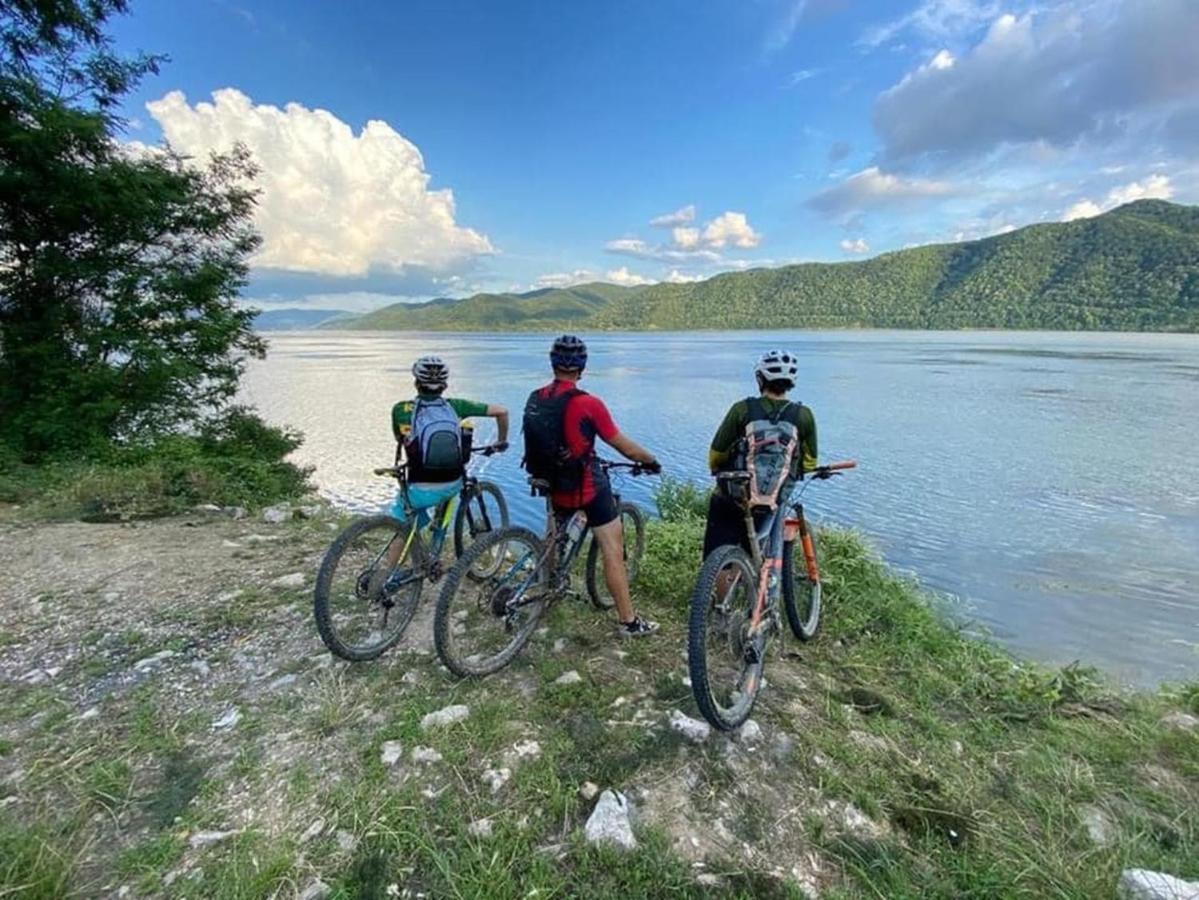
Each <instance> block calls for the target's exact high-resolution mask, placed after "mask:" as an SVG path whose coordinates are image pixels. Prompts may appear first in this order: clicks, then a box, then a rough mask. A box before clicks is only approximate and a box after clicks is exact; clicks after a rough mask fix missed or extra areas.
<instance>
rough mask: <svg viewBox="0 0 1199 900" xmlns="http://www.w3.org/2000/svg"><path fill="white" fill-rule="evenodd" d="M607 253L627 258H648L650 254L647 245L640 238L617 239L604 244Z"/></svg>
mask: <svg viewBox="0 0 1199 900" xmlns="http://www.w3.org/2000/svg"><path fill="white" fill-rule="evenodd" d="M604 249H605V250H607V251H608V252H609V253H624V254H627V255H628V256H649V255H650V253H651V252H652V251H651V249H650V246H649V244H647V243H646V242H645V241H643V240H641V238H617V239H616V240H614V241H608V243H606V244H604Z"/></svg>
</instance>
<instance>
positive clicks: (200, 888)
mask: <svg viewBox="0 0 1199 900" xmlns="http://www.w3.org/2000/svg"><path fill="white" fill-rule="evenodd" d="M202 871H203V877H202V878H198V879H194V880H193V879H180V880H179V881H177V882H175V884H173V885H172V886H171V890H172V891H173V892H174V896H178V897H188V898H197V900H200V898H203V900H259V898H263V897H272V896H276V895H277V894H278V892H279V891H280V890H281V889H283V888H284V887H286V886H287V885H288V884H289V883H290V882H292V881H293V880H294V873H295V856H294V853H293V852H292V850H291V849H290V848H289V847H288V846H287V845H285V844H282V843H276V842H272V841H270V840H268V839H267V838H266V837H265V836H264V835H263V834H261V833H260V832H257V831H247V832H243V833H242V834H239V835H237V836H236V837H233V838H230V839H229V840H228V841H223V842H221V843H220V844H217V845H216V846H215V847H213V848H211V849H210V850H209V851H208V852H207V854H206V857H205V859H204V862H203V864H202Z"/></svg>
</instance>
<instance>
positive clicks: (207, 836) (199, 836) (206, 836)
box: [188, 831, 240, 850]
mask: <svg viewBox="0 0 1199 900" xmlns="http://www.w3.org/2000/svg"><path fill="white" fill-rule="evenodd" d="M239 833H240V832H237V831H197V832H196V833H195V834H193V835H192V836H191V837H190V838H189V839H188V843H189V844H190V845H191V847H192V849H193V850H194V849H196V848H197V847H207V846H209V845H211V844H216V843H219V842H221V841H224V840H228V839H229V838H231V837H233V836H234V835H236V834H239Z"/></svg>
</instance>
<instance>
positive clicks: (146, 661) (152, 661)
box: [133, 650, 175, 672]
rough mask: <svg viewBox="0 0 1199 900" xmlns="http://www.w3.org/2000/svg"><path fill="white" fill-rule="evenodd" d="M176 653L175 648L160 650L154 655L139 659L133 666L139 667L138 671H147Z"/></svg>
mask: <svg viewBox="0 0 1199 900" xmlns="http://www.w3.org/2000/svg"><path fill="white" fill-rule="evenodd" d="M174 655H175V651H174V650H160V651H158V652H157V653H155V654H154V655H153V656H147V657H144V658H143V659H139V660H138V661H137V662H135V663H134V664H133V668H135V669H137V671H139V672H147V671H149V670H150V669H153V668H154V667H155V666H157V665H158V664H159V663H161V662H164V661H165V660H168V659H170V658H171V657H172V656H174Z"/></svg>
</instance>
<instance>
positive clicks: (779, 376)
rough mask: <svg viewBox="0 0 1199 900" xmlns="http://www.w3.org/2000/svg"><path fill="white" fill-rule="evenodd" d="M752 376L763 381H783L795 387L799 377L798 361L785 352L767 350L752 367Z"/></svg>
mask: <svg viewBox="0 0 1199 900" xmlns="http://www.w3.org/2000/svg"><path fill="white" fill-rule="evenodd" d="M754 374H755V375H757V376H758V377H759V378H761V379H762V380H763V381H785V382H787V384H788V385H790V386H791V387H795V380H796V378H797V377H798V376H799V359H798V358H796V357H795V356H794V355H793V354H791V353H788V352H787V351H786V350H768V351H767V352H765V353H763V354H762V358H761V359H759V360H758V364H757V365H756V366H754Z"/></svg>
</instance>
